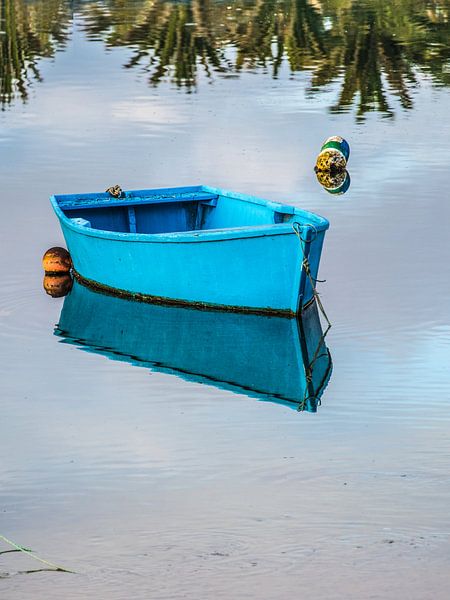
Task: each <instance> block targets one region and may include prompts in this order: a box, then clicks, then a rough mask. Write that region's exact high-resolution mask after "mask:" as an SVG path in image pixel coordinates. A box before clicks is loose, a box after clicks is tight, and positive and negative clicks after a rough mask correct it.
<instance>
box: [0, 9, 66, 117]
mask: <svg viewBox="0 0 450 600" xmlns="http://www.w3.org/2000/svg"><path fill="white" fill-rule="evenodd" d="M67 23H68V17H67V13H66V9H65V2H64V0H39V1H37V2H34V3H27V2H24V1H23V0H0V29H1V30H2V33H1V34H0V105H1V106H4V105H5V104H7V103H9V102H11V100H12V99H13V97H14V96H15V95H18V96H20V97H21V98H22V100H23V101H26V99H27V97H28V91H27V89H28V87H29V85H30V83H31V81H32V80H33V79H34V80H36V81H40V80H41V76H40V74H39V71H38V68H37V59H38V58H41V57H50V56H52V55H53V54H54V51H55V48H57V47H58V46H60V45H63V44H64V42H65V39H66V29H67Z"/></svg>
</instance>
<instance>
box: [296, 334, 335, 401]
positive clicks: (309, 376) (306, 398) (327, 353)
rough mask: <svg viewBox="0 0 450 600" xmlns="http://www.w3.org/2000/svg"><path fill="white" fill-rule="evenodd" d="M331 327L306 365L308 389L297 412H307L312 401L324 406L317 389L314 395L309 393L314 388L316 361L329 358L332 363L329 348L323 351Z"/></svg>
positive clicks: (322, 336) (321, 337)
mask: <svg viewBox="0 0 450 600" xmlns="http://www.w3.org/2000/svg"><path fill="white" fill-rule="evenodd" d="M330 327H331V325H328V327H327V328H326V330H325V332H324V333H322V335H321V336H320V339H319V342H318V344H317V348H316V351H315V352H314V355H313V357H312V359H311V361H310V362H309V364H308V365H304V368H305V379H306V383H307V387H306V389H305V393H304V395H303V400H302V401H301V402H300V404H299V406H298V408H297V412H303V411H304V410H305V408H306V407H307V405H308V403H310V402H311V401H312V400H314V401H315V402H316V403H317V406H320V405H321V404H322V400H321V399H320V396H319V395H318V394H319V391H318V389H317V388H316V389H315V390H314V388H313V390H312V391H313V393H309V391H308V387H309V386H313V374H314V364H315V363H316V361H318V360H319V358H324V357H327V358H328V359H329V361H331V355H330V351H329V350H328V348H327V347H326V346H325V349H324V350H323V351H322V346H323V345H324V344H325V338H326V336H327V333H328V331H329V330H330Z"/></svg>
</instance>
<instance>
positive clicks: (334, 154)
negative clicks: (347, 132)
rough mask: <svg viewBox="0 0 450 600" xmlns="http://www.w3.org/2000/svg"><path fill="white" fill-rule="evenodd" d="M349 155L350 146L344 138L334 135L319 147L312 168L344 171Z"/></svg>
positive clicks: (316, 170) (334, 171)
mask: <svg viewBox="0 0 450 600" xmlns="http://www.w3.org/2000/svg"><path fill="white" fill-rule="evenodd" d="M349 156H350V146H349V144H348V142H347V141H346V140H344V138H342V137H340V136H339V135H334V136H332V137H329V138H328V139H326V140H325V142H324V143H323V144H322V147H321V149H320V153H319V156H318V157H317V160H316V166H315V167H314V170H315V172H316V173H318V172H320V171H329V172H331V173H337V172H339V171H345V168H346V166H347V161H348V158H349Z"/></svg>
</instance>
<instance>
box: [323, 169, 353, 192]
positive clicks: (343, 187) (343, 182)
mask: <svg viewBox="0 0 450 600" xmlns="http://www.w3.org/2000/svg"><path fill="white" fill-rule="evenodd" d="M316 177H317V181H318V182H319V183H320V185H321V186H322V187H323V188H324V189H325V190H326V191H327V192H328V193H330V194H336V195H339V194H345V192H346V191H347V190H348V188H349V187H350V175H349V173H348V171H338V172H337V173H331V172H330V171H317V172H316Z"/></svg>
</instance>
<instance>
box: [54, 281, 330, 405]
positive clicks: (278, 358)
mask: <svg viewBox="0 0 450 600" xmlns="http://www.w3.org/2000/svg"><path fill="white" fill-rule="evenodd" d="M55 334H56V335H58V336H60V337H62V338H63V341H64V342H65V343H70V344H74V345H76V346H78V347H79V348H80V349H83V350H86V351H88V352H95V353H99V354H102V355H104V356H107V357H108V358H111V359H113V360H122V361H125V362H129V363H130V364H132V365H135V366H142V367H147V368H150V369H151V370H153V371H160V372H163V373H169V374H172V375H177V376H179V377H182V378H183V379H186V380H187V381H195V382H199V383H206V384H208V385H214V386H216V387H218V388H221V389H227V390H231V391H233V392H236V393H239V394H245V395H247V396H251V397H255V398H258V399H260V400H267V401H271V402H276V403H279V404H284V405H287V406H290V407H292V408H294V409H297V410H307V411H309V412H315V411H316V409H317V406H318V404H320V397H321V395H322V392H323V390H324V388H325V387H326V385H327V383H328V380H329V378H330V374H331V370H332V362H331V356H330V353H329V351H328V349H327V347H326V346H325V342H324V334H323V332H322V327H321V324H320V319H319V316H318V312H317V308H316V306H315V304H313V305H312V306H311V307H309V308H308V310H307V311H306V313H305V314H304V315H303V317H302V319H301V320H299V321H297V320H296V319H286V318H280V317H265V316H256V315H246V314H237V313H231V312H218V311H202V310H194V309H189V308H178V307H167V306H159V305H154V304H145V303H141V302H136V301H131V300H125V299H122V298H118V297H115V296H107V295H104V294H100V293H98V292H94V291H92V290H90V289H88V288H86V287H84V286H82V285H80V284H79V283H77V282H76V281H75V282H74V285H73V289H72V291H71V292H70V293H69V295H68V296H66V298H65V300H64V306H63V309H62V312H61V317H60V321H59V324H58V326H57V328H56V330H55Z"/></svg>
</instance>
